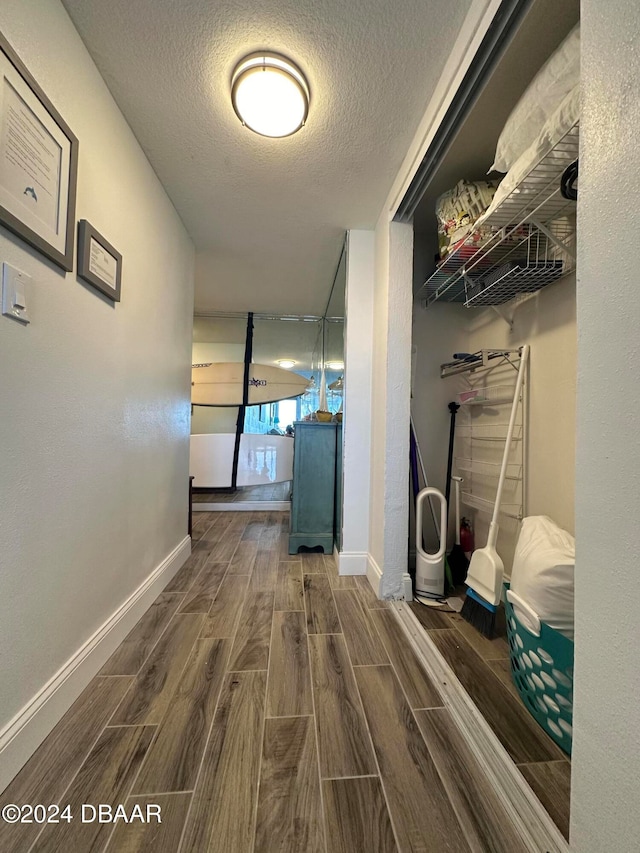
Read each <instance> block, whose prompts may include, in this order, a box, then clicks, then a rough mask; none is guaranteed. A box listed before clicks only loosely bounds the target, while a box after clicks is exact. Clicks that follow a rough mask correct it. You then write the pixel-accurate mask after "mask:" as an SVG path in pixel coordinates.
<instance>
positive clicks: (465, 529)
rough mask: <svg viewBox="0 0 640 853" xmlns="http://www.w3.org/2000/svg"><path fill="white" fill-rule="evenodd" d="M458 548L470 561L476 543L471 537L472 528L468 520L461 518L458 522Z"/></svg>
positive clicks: (472, 536)
mask: <svg viewBox="0 0 640 853" xmlns="http://www.w3.org/2000/svg"><path fill="white" fill-rule="evenodd" d="M460 546H461V548H462V550H463V551H464V553H465V556H466V558H467V559H470V558H471V555H472V554H473V552H474V551H475V547H476V543H475V537H474V535H473V527H472V526H471V522H470V521H469V519H468V518H463V519H462V521H461V522H460Z"/></svg>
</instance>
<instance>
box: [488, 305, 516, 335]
mask: <svg viewBox="0 0 640 853" xmlns="http://www.w3.org/2000/svg"><path fill="white" fill-rule="evenodd" d="M489 308H491V309H492V310H493V311H495V312H496V314H497V315H498V317H500V319H501V320H504V322H505V323H506V324H507V326H508V327H509V331H510V332H512V331H513V320H514V316H515V311H512V312H511V316H510V317H509V316H508V315H507V313H506V312H505V311H503V310H501V309H500V308H498V307H497V306H496V305H489Z"/></svg>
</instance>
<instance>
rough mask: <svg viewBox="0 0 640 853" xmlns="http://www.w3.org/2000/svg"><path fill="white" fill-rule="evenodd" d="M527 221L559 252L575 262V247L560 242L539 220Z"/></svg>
mask: <svg viewBox="0 0 640 853" xmlns="http://www.w3.org/2000/svg"><path fill="white" fill-rule="evenodd" d="M529 221H530V222H531V224H532V225H535V226H536V228H537V229H538V231H541V232H542V233H543V234H544V235H545V237H546V238H547V239H548V240H550V241H551V242H552V243H553V245H554V246H556V247H557V248H558V249H560V251H561V252H566V254H567V255H570V256H571V258H572V259H573V260H574V261H575V260H576V257H577V255H576V248H575V246H570V245H568V244H567V243H565V242H564V241H562V240H560V239H559V238H558V237H556V235H555V234H554V233H553V232H552V231H551V230H550V229H549V228H547V226H546V225H543V224H542V222H540V221H539V220H537V219H530V220H529Z"/></svg>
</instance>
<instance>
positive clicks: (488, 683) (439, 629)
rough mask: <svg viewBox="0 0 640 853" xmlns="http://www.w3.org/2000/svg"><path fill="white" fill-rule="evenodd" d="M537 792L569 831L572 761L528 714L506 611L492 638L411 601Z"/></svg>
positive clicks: (565, 832) (451, 616) (458, 618)
mask: <svg viewBox="0 0 640 853" xmlns="http://www.w3.org/2000/svg"><path fill="white" fill-rule="evenodd" d="M410 607H411V609H412V611H413V613H414V614H415V615H416V617H417V618H418V620H419V621H420V622H421V624H422V626H423V627H424V629H425V630H426V631H427V633H428V634H429V636H430V637H431V639H432V640H433V642H434V643H435V645H436V646H437V647H438V650H439V651H440V652H441V654H442V655H443V657H444V658H445V659H446V661H447V663H448V664H449V666H450V667H451V668H452V669H453V671H454V672H455V674H456V675H457V677H458V679H459V680H460V682H461V683H462V685H463V687H464V688H465V690H466V691H467V693H468V694H469V695H470V696H471V698H472V699H473V701H474V702H475V704H476V705H477V707H478V709H479V710H480V712H481V713H482V715H483V717H484V718H485V720H486V721H487V722H488V723H489V725H490V726H491V728H492V729H493V731H494V732H495V734H496V735H497V737H498V739H499V740H500V742H501V743H502V745H503V746H504V747H505V749H506V750H507V752H508V753H509V755H510V756H511V757H512V759H513V760H514V762H515V763H516V764H517V766H518V768H519V769H520V772H521V773H522V775H523V776H524V778H525V779H526V780H527V782H528V783H529V785H530V786H531V788H532V789H533V791H534V792H535V794H536V796H537V797H538V799H539V800H540V802H541V803H542V804H543V806H544V807H545V808H546V809H547V811H548V812H549V814H550V816H551V817H552V819H553V820H554V822H555V824H556V825H557V826H558V828H559V829H560V831H561V832H562V833H563V835H564V836H565V838H568V837H569V801H570V796H571V762H570V759H569V757H568V756H567V755H566V754H565V753H564V752H563V751H562V750H561V749H560V748H559V747H558V746H557V745H556V744H555V742H554V741H553V740H552V739H551V738H550V737H549V736H548V735H547V733H546V732H545V731H544V730H543V729H542V728H541V727H540V726H539V725H538V723H537V722H536V721H535V720H534V719H533V717H532V716H531V714H529V712H528V710H527V709H526V707H525V705H524V704H523V702H522V699H521V698H520V695H519V694H518V691H517V690H516V688H515V686H514V684H513V681H512V679H511V664H510V662H509V645H508V642H507V631H506V625H505V622H504V611H503V610H502V608H501V609H500V610H499V611H498V613H499V616H500V618H499V619H498V622H497V624H496V637H495V638H494V639H492V640H488V639H487V638H486V637H483V636H482V634H480V633H479V632H478V631H476V629H475V628H473V627H472V626H471V625H469V624H468V622H465V620H464V619H462V617H461V616H460V615H459V614H457V613H454V614H450V613H447V612H443V611H440V610H438V609H437V608H431V607H425V606H424V605H422V604H419V603H418V602H414V603H412V604H411V605H410Z"/></svg>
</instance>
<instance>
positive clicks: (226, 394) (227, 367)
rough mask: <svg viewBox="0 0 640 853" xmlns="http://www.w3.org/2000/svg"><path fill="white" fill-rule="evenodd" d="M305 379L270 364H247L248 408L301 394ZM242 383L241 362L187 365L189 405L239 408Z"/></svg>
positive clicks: (242, 369) (306, 384)
mask: <svg viewBox="0 0 640 853" xmlns="http://www.w3.org/2000/svg"><path fill="white" fill-rule="evenodd" d="M309 381H310V380H309V379H307V378H306V377H304V376H300V374H299V373H292V372H291V371H290V370H285V369H284V368H283V367H275V366H274V365H271V364H251V365H249V402H248V405H249V406H256V405H260V404H263V403H277V402H278V400H287V399H288V398H289V397H299V396H300V394H304V392H305V391H306V390H307V386H308V385H309ZM243 382H244V363H243V362H242V361H217V362H211V363H207V364H193V365H192V366H191V403H192V404H193V405H194V406H241V405H242V387H243Z"/></svg>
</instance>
